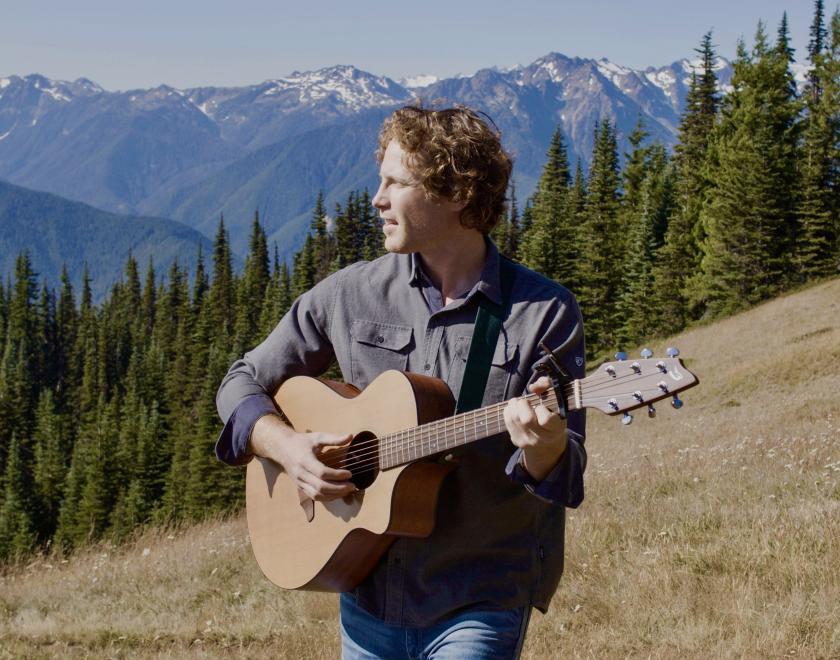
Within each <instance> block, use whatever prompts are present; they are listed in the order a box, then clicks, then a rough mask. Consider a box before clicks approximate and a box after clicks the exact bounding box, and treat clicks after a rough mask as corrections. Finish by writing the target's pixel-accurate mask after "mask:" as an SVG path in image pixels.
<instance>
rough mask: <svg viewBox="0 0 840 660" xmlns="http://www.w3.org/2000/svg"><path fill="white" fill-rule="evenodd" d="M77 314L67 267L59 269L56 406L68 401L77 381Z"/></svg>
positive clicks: (76, 385)
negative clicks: (75, 352) (75, 370)
mask: <svg viewBox="0 0 840 660" xmlns="http://www.w3.org/2000/svg"><path fill="white" fill-rule="evenodd" d="M78 324H79V315H78V312H77V311H76V300H75V297H74V295H73V285H72V284H71V283H70V277H69V276H68V274H67V267H66V266H63V267H62V269H61V293H60V295H59V298H58V308H57V309H56V330H57V337H56V345H57V346H56V354H55V361H56V365H55V368H56V371H57V372H58V382H57V383H56V387H55V391H56V397H57V400H58V406H59V408H60V409H63V408H64V407H65V406H66V404H67V403H68V399H69V398H70V394H71V392H72V391H75V389H76V388H77V387H78V382H77V381H76V380H75V378H74V375H75V374H74V373H73V371H74V370H73V365H72V361H73V350H74V347H75V345H76V334H77V332H78Z"/></svg>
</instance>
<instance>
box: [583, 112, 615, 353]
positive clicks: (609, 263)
mask: <svg viewBox="0 0 840 660" xmlns="http://www.w3.org/2000/svg"><path fill="white" fill-rule="evenodd" d="M617 148H618V147H617V144H616V137H615V132H614V130H613V127H612V126H611V124H610V122H609V120H608V119H604V120H603V121H602V122H600V123H599V125H598V127H597V129H596V134H595V146H594V150H593V154H592V166H591V168H590V173H589V192H588V195H587V198H586V210H585V221H584V223H583V225H582V227H581V232H580V268H579V270H578V285H577V290H578V298H579V300H580V303H581V308H582V311H583V317H584V318H585V319H586V341H587V352H588V353H589V355H590V356H593V357H594V356H595V355H597V354H598V352H599V351H602V350H604V349H608V348H612V347H614V346H615V342H616V339H617V337H616V330H617V327H616V325H617V318H616V310H615V301H616V295H617V289H618V278H619V272H618V271H619V268H620V263H619V254H618V251H617V244H618V237H617V236H616V234H617V231H618V212H619V190H618V187H619V173H618V154H617Z"/></svg>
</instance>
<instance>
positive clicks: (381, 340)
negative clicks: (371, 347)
mask: <svg viewBox="0 0 840 660" xmlns="http://www.w3.org/2000/svg"><path fill="white" fill-rule="evenodd" d="M376 341H378V342H379V343H380V344H381V343H382V342H384V341H385V337H383V336H382V335H379V336H378V337H377V338H376Z"/></svg>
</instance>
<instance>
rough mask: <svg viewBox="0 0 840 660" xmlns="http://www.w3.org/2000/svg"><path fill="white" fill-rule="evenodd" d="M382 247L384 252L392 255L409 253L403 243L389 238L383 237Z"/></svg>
mask: <svg viewBox="0 0 840 660" xmlns="http://www.w3.org/2000/svg"><path fill="white" fill-rule="evenodd" d="M384 246H385V250H386V251H388V252H393V253H394V254H409V253H410V252H411V250H409V249H408V246H407V245H405V243H404V242H403V241H397V240H394V239H393V238H392V237H390V236H386V237H385V244H384Z"/></svg>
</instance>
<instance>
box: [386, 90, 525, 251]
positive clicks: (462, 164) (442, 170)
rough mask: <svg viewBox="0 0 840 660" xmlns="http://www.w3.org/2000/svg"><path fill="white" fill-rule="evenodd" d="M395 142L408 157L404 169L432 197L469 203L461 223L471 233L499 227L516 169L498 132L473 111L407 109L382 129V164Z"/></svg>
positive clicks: (394, 115)
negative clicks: (506, 196)
mask: <svg viewBox="0 0 840 660" xmlns="http://www.w3.org/2000/svg"><path fill="white" fill-rule="evenodd" d="M485 116H487V115H485ZM487 119H490V118H489V117H487ZM490 121H491V123H492V121H493V120H492V119H490ZM493 126H494V128H495V124H494V125H493ZM391 140H395V141H396V142H397V143H398V144H399V145H400V147H401V148H402V150H403V151H404V152H405V153H406V161H407V162H406V163H405V166H406V167H407V168H408V169H409V170H410V171H411V172H412V174H414V175H415V176H416V177H417V178H418V179H419V180H420V182H421V185H422V186H423V190H424V191H425V193H426V196H427V197H428V198H430V199H440V198H446V199H449V200H451V201H453V202H466V206H465V207H464V209H463V210H462V211H461V224H462V225H463V226H465V227H467V228H469V229H477V230H479V231H480V232H482V233H484V234H487V233H489V232H490V230H491V229H493V227H495V226H496V224H497V223H498V222H499V220H500V219H501V218H502V216H503V215H504V213H505V208H506V204H505V194H506V192H507V187H508V180H509V179H510V173H511V169H512V167H513V162H512V160H511V157H510V156H509V155H508V154H507V152H506V151H505V150H504V149H503V148H502V144H501V140H500V136H499V133H498V129H497V130H496V131H493V130H491V129H490V128H489V127H488V126H487V124H486V123H485V122H484V121H482V119H481V118H480V117H479V116H478V114H477V113H476V112H475V111H473V110H470V109H469V108H466V107H463V106H458V107H455V108H447V109H444V110H430V109H426V108H423V107H418V106H405V107H403V108H400V109H399V110H397V111H396V112H394V114H392V115H391V116H390V117H389V118H388V119H386V120H385V123H384V124H383V125H382V130H381V131H380V133H379V147H378V149H377V150H376V159H377V160H378V161H379V162H380V163H381V162H382V158H383V157H384V154H385V149H386V148H387V147H388V143H389V142H391Z"/></svg>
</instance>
